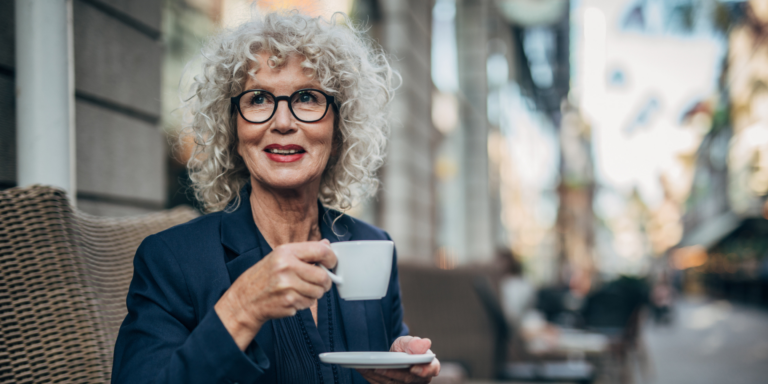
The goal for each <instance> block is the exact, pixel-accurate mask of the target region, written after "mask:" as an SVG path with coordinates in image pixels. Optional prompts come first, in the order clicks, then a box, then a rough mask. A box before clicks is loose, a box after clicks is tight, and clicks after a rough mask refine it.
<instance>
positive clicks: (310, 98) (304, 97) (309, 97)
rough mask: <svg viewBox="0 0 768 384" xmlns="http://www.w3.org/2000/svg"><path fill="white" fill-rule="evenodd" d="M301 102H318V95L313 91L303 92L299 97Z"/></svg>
mask: <svg viewBox="0 0 768 384" xmlns="http://www.w3.org/2000/svg"><path fill="white" fill-rule="evenodd" d="M297 101H298V102H299V103H317V97H315V95H313V94H312V92H301V93H299V96H298V97H297Z"/></svg>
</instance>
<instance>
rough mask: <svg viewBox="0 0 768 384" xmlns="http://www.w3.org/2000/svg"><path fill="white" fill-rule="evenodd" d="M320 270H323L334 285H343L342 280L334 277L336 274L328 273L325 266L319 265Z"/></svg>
mask: <svg viewBox="0 0 768 384" xmlns="http://www.w3.org/2000/svg"><path fill="white" fill-rule="evenodd" d="M320 268H322V269H324V270H325V272H327V273H328V277H330V278H331V280H332V281H333V282H334V283H336V284H338V285H342V284H344V279H342V278H341V277H340V276H336V274H334V273H333V272H331V271H329V270H328V268H326V267H325V265H322V264H320Z"/></svg>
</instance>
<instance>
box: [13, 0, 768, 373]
mask: <svg viewBox="0 0 768 384" xmlns="http://www.w3.org/2000/svg"><path fill="white" fill-rule="evenodd" d="M14 4H15V3H14V2H13V1H2V2H0V188H2V189H6V188H11V187H15V186H25V185H29V184H31V183H33V182H41V181H40V180H36V179H34V178H30V177H29V176H28V174H30V171H29V169H30V168H29V167H30V165H29V164H32V165H36V166H38V167H40V168H48V167H51V166H53V165H57V164H64V165H65V166H64V171H61V172H59V171H56V172H57V175H58V176H62V175H63V176H62V177H63V180H64V181H63V182H62V183H61V184H56V183H55V182H51V183H50V184H55V185H57V186H59V187H62V188H64V189H66V190H67V191H68V193H69V195H70V198H71V199H72V201H73V203H75V204H76V205H77V208H78V209H79V210H81V211H83V212H85V213H89V214H93V215H99V216H128V215H138V214H144V213H149V212H154V211H160V210H164V209H169V208H172V207H175V206H177V205H182V204H187V205H192V206H197V203H196V202H195V201H194V200H193V198H192V194H191V192H190V191H189V190H188V185H189V184H188V178H187V176H186V170H185V163H186V160H187V158H188V156H189V148H188V145H187V144H183V143H182V145H180V146H174V144H176V137H177V134H178V132H179V130H180V117H179V113H178V112H177V111H176V108H177V106H178V105H179V93H178V91H179V88H180V87H183V86H184V84H185V80H188V78H189V77H190V76H192V75H193V74H194V73H195V64H196V62H195V58H196V56H197V55H199V52H200V48H201V46H202V44H203V42H204V41H205V40H206V38H207V37H208V36H210V35H212V34H214V33H216V32H217V31H219V30H220V29H222V28H227V27H231V26H234V25H237V24H238V23H240V22H243V21H245V20H247V19H249V18H250V17H251V15H253V14H255V13H261V12H270V11H276V10H286V9H298V10H299V11H300V12H303V13H308V14H311V15H317V16H323V17H330V15H332V14H333V12H336V11H341V12H345V13H347V14H349V15H350V16H351V18H352V20H353V21H354V22H355V23H360V24H363V25H366V26H367V27H366V28H367V33H368V34H369V36H370V37H371V38H372V39H374V40H375V41H376V42H378V44H380V45H381V46H382V48H383V49H384V50H385V51H386V52H387V53H388V54H389V55H390V57H391V59H392V65H393V66H394V67H395V68H396V69H397V71H399V73H400V74H401V76H402V78H403V83H402V86H401V87H400V89H399V90H398V93H397V96H396V98H395V100H394V101H393V103H392V112H393V113H392V132H391V136H390V142H389V153H388V158H387V163H386V165H385V167H384V168H383V169H382V170H381V179H382V187H381V188H380V190H379V192H378V194H377V195H376V196H375V197H374V198H371V199H369V200H366V201H361V202H359V204H358V205H357V206H356V207H355V208H354V209H353V210H352V211H350V212H348V213H349V214H351V215H353V216H355V217H359V218H361V219H363V220H365V221H368V222H370V223H373V224H375V225H377V226H379V227H381V228H383V229H385V230H387V231H388V232H389V233H390V234H391V236H392V237H393V239H394V240H395V242H396V245H397V249H398V256H399V262H400V264H401V267H400V268H401V284H402V286H403V295H404V303H405V307H406V322H408V324H409V325H410V326H411V328H412V332H413V333H414V334H418V335H421V336H426V337H431V338H432V339H433V342H434V348H433V349H434V350H435V352H436V353H437V354H438V356H439V357H440V358H441V361H443V362H444V375H442V377H441V378H440V380H443V382H463V381H470V382H480V381H488V382H490V381H492V380H499V381H506V380H509V381H512V380H523V381H530V382H536V381H546V380H549V381H557V382H560V381H562V382H573V381H578V382H589V380H593V381H594V382H599V383H628V382H640V383H721V382H728V383H759V382H765V380H766V379H765V378H766V377H768V312H767V311H766V309H767V308H768V205H767V204H766V195H768V1H767V0H749V1H746V0H570V1H569V0H413V1H407V0H285V1H277V0H261V1H252V0H164V1H155V0H71V1H70V2H69V3H68V4H71V6H70V7H69V9H71V13H70V16H71V18H70V19H69V20H70V21H69V24H68V28H70V32H71V33H70V35H69V36H70V37H71V38H70V39H69V40H67V38H66V36H65V37H61V39H62V41H63V43H62V44H64V46H66V47H67V49H64V53H63V55H64V56H60V57H63V58H64V59H63V61H61V62H67V63H69V66H68V67H67V66H64V68H65V70H64V71H61V70H59V69H58V67H60V65H59V63H60V62H59V61H57V59H56V58H55V57H53V58H52V59H51V61H50V62H49V63H47V64H46V65H44V66H42V67H35V68H38V69H39V70H40V72H38V75H37V76H38V77H39V78H40V79H42V81H43V82H46V83H47V82H53V83H55V82H56V78H57V76H58V77H59V78H62V76H64V78H63V79H64V80H63V81H64V82H65V83H66V82H67V81H68V82H69V84H70V88H68V89H69V91H68V92H65V93H63V95H64V97H63V99H62V101H61V102H62V103H64V104H63V105H65V106H68V107H67V108H69V112H70V113H69V114H68V115H66V116H68V117H66V118H65V119H63V120H55V119H53V120H51V121H50V124H49V125H48V126H47V127H46V130H47V131H45V132H46V134H47V132H51V134H54V133H56V132H58V133H59V134H61V135H63V136H62V137H64V138H65V141H66V138H67V137H68V138H69V143H68V146H67V145H65V147H66V148H65V149H64V150H62V151H61V153H60V152H51V153H48V154H46V156H40V155H39V153H36V152H34V151H33V150H31V149H29V148H30V144H29V141H25V140H30V139H25V138H23V137H22V136H24V133H22V130H24V129H25V124H23V122H24V121H30V119H34V118H45V117H46V115H47V114H48V110H47V104H46V103H47V102H48V101H42V100H40V103H39V104H38V105H39V106H38V108H35V109H34V110H26V109H22V108H17V105H16V96H15V95H16V93H17V92H16V91H15V89H16V88H17V87H20V86H22V85H20V84H21V83H20V82H21V81H22V80H23V79H22V76H21V71H20V70H19V68H20V67H26V66H32V65H33V64H34V63H28V62H26V61H25V60H27V58H28V57H30V56H29V55H28V54H26V53H25V54H23V55H22V54H20V52H22V51H23V47H20V46H19V45H22V46H26V45H27V44H28V41H27V40H24V39H26V37H23V38H22V37H21V36H18V35H17V34H18V31H19V30H21V28H22V27H20V26H19V25H17V23H18V22H19V20H18V18H19V17H23V16H24V15H23V14H21V13H20V12H18V9H15V5H14ZM20 15H21V16H20ZM64 16H66V14H65V15H64ZM46 28H48V26H47V25H46V24H44V23H42V24H34V25H32V30H35V31H39V32H41V33H43V35H44V36H45V33H47V32H48V30H47V29H46ZM25 36H26V35H25ZM52 38H54V37H52ZM22 56H23V57H22ZM188 63H189V64H188ZM66 68H68V69H66ZM185 69H186V70H185ZM23 81H28V80H23ZM24 84H26V83H24ZM55 97H57V96H56V94H53V93H52V96H51V98H55ZM27 115H29V116H27ZM25 119H26V120H25ZM38 134H39V133H38ZM27 136H28V135H27ZM33 139H34V138H33ZM24 164H27V165H24ZM25 167H26V168H25ZM42 182H44V183H45V180H43V181H42ZM582 378H583V379H584V380H582ZM558 380H560V381H558Z"/></svg>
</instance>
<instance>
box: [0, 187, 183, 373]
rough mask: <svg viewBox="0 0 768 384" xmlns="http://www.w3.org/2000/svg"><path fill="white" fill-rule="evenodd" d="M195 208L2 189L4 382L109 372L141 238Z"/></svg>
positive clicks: (0, 342) (0, 344)
mask: <svg viewBox="0 0 768 384" xmlns="http://www.w3.org/2000/svg"><path fill="white" fill-rule="evenodd" d="M195 216H197V213H196V212H195V211H194V210H192V209H191V208H177V209H174V210H170V211H164V212H158V213H152V214H148V215H143V216H135V217H126V218H104V217H96V216H90V215H87V214H84V213H80V212H76V211H73V210H72V208H71V207H70V206H69V204H68V201H67V198H66V196H65V194H64V193H63V192H62V191H59V190H56V189H52V188H48V187H41V186H33V187H29V188H11V189H8V190H4V191H0V382H2V383H39V382H46V383H48V382H88V383H96V382H108V381H109V377H110V374H111V367H112V350H113V348H114V342H115V338H116V337H117V330H118V328H119V326H120V322H121V321H122V319H123V318H124V317H125V315H126V309H125V297H126V293H127V291H128V285H129V283H130V280H131V276H132V274H133V264H132V262H133V256H134V253H135V252H136V248H138V246H139V243H140V242H141V240H142V239H143V238H144V237H146V236H148V235H150V234H152V233H156V232H159V231H161V230H163V229H165V228H168V227H170V226H173V225H176V224H180V223H183V222H186V221H188V220H190V219H191V218H194V217H195Z"/></svg>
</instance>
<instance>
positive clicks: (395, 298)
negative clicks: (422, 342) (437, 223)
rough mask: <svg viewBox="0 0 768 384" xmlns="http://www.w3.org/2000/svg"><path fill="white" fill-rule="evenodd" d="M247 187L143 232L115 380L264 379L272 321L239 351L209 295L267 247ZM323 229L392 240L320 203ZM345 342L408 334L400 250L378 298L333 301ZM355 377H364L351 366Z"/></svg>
mask: <svg viewBox="0 0 768 384" xmlns="http://www.w3.org/2000/svg"><path fill="white" fill-rule="evenodd" d="M248 190H249V188H244V190H243V192H242V194H241V197H242V199H241V204H240V206H239V208H238V209H237V210H235V211H234V212H231V213H226V212H216V213H212V214H208V215H205V216H202V217H199V218H197V219H195V220H192V221H190V222H188V223H186V224H182V225H178V226H175V227H173V228H171V229H168V230H165V231H163V232H160V233H158V234H155V235H152V236H149V237H147V238H146V239H144V241H143V242H142V243H141V246H139V249H138V251H137V252H136V257H135V258H134V274H133V280H132V281H131V285H130V288H129V290H128V298H127V306H128V315H127V316H126V318H125V320H124V321H123V324H122V325H121V327H120V332H119V334H118V337H117V343H116V344H115V355H114V364H113V368H112V382H113V383H130V384H134V383H150V382H151V383H241V384H244V383H268V382H270V383H271V382H274V381H275V380H276V379H275V376H274V374H275V372H274V370H273V369H270V357H272V358H274V343H275V340H274V337H273V331H272V329H271V321H268V322H267V323H266V324H265V325H264V326H263V327H262V328H261V330H260V331H259V333H258V334H257V335H256V337H255V339H254V340H253V342H251V344H250V345H249V346H248V348H247V349H246V350H245V352H243V351H240V349H239V348H238V347H237V345H236V344H235V341H234V340H233V339H232V337H231V336H230V335H229V333H228V332H227V330H226V328H224V325H223V324H222V322H221V320H220V319H219V317H218V316H217V315H216V312H215V311H214V310H213V306H214V304H216V302H217V301H218V300H219V298H220V297H221V296H222V295H223V294H224V292H225V291H226V290H227V289H228V288H229V287H230V286H231V285H232V283H233V282H234V281H235V279H237V278H238V276H240V274H242V273H243V272H244V271H245V270H247V269H248V268H249V267H251V266H252V265H254V264H256V263H257V262H259V260H261V259H262V257H264V256H265V255H263V254H262V250H261V247H260V246H259V236H261V235H260V233H259V232H258V231H259V230H258V229H257V228H256V225H255V223H254V221H253V216H252V213H251V206H250V202H249V199H248V193H249V191H248ZM320 215H321V219H322V220H321V232H322V234H323V237H324V238H327V239H328V240H330V241H331V242H336V241H347V240H390V237H389V235H388V234H387V233H386V232H384V231H382V230H381V229H378V228H376V227H373V226H371V225H368V224H366V223H363V222H362V221H359V220H356V219H353V218H352V217H349V216H342V217H341V218H340V219H339V220H338V221H337V222H336V223H335V224H334V229H335V230H336V231H335V233H334V231H332V230H331V226H330V225H331V224H332V221H333V219H334V218H336V217H337V216H338V215H340V214H339V213H338V212H337V211H334V210H330V209H326V208H324V207H322V206H320ZM339 303H340V307H341V315H342V320H343V324H344V334H345V336H346V340H347V348H348V350H349V351H388V350H389V347H390V346H391V345H392V343H393V342H394V340H395V339H396V338H398V337H399V336H403V335H406V334H408V328H407V327H406V326H405V324H403V321H402V320H403V308H402V305H401V302H400V287H399V283H398V274H397V264H396V258H395V259H394V260H393V265H392V274H391V279H390V282H389V288H388V290H387V295H386V296H385V297H384V298H383V299H381V300H366V301H346V300H339ZM353 380H354V382H355V383H361V384H362V383H366V381H365V380H364V379H363V378H362V376H360V375H359V374H358V373H357V372H353Z"/></svg>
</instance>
